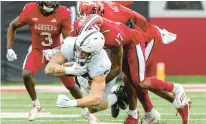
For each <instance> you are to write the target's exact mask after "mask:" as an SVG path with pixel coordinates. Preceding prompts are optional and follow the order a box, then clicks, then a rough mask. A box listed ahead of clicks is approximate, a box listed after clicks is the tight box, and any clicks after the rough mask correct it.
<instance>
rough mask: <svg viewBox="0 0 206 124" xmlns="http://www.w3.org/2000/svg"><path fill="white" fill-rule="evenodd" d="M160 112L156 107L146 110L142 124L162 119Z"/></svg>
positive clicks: (149, 123) (150, 123)
mask: <svg viewBox="0 0 206 124" xmlns="http://www.w3.org/2000/svg"><path fill="white" fill-rule="evenodd" d="M160 117H161V116H160V113H159V112H158V111H157V110H156V109H154V108H153V109H152V110H151V111H150V112H146V113H145V115H144V117H143V119H142V122H141V124H153V123H155V122H156V121H158V120H160Z"/></svg>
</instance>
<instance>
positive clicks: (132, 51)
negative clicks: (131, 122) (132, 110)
mask: <svg viewBox="0 0 206 124" xmlns="http://www.w3.org/2000/svg"><path fill="white" fill-rule="evenodd" d="M143 51H144V48H143V47H141V46H140V44H139V45H136V46H130V48H129V49H128V53H127V55H126V56H127V62H128V65H129V67H128V68H129V69H130V75H129V76H130V77H131V82H132V83H133V85H134V86H135V87H136V90H137V97H138V99H139V100H140V102H141V104H142V105H143V108H144V110H145V112H146V113H145V117H146V118H144V119H143V124H146V123H148V122H154V121H156V120H159V119H160V114H159V113H158V112H157V111H156V110H155V109H154V107H153V105H152V102H151V100H150V97H149V95H148V91H147V89H142V88H141V87H139V86H138V85H139V84H140V83H141V82H142V81H144V79H145V59H144V53H143Z"/></svg>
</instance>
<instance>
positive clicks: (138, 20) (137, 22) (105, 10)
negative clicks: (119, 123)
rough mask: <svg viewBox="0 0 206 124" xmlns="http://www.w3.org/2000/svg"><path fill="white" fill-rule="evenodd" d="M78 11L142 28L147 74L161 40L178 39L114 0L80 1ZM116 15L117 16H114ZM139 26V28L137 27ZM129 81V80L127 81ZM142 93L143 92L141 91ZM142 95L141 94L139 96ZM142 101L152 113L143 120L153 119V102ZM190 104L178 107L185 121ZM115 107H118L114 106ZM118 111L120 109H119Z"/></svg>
mask: <svg viewBox="0 0 206 124" xmlns="http://www.w3.org/2000/svg"><path fill="white" fill-rule="evenodd" d="M77 7H78V12H79V14H81V15H88V14H99V15H101V16H102V17H105V18H107V19H110V20H112V21H116V22H121V23H124V24H126V25H128V26H129V27H130V28H134V29H136V30H142V31H144V32H145V33H146V37H145V39H146V44H147V45H146V49H145V57H146V76H147V77H151V76H152V69H153V68H154V61H155V56H157V55H158V50H159V47H160V44H161V42H162V43H164V44H168V43H171V42H173V41H174V40H175V39H176V34H173V33H170V32H168V31H167V30H165V29H163V30H162V29H160V28H158V27H157V26H155V25H153V24H151V23H149V22H148V21H147V20H146V19H145V17H143V16H142V15H140V14H139V13H137V12H134V11H132V10H130V9H128V8H126V7H124V6H121V5H120V4H118V3H113V2H98V1H97V2H80V3H79V4H78V6H77ZM114 15H115V16H114ZM136 27H139V28H136ZM125 83H128V82H125ZM156 87H161V85H160V84H157V85H156ZM130 88H131V87H129V85H128V84H127V85H126V89H127V90H128V91H129V92H127V93H132V92H131V90H130ZM150 91H152V92H153V93H155V94H157V95H159V96H160V97H162V98H164V99H166V100H168V101H169V102H171V103H172V102H173V101H174V95H173V94H171V93H169V92H166V91H155V90H150ZM147 92H148V91H144V92H143V94H147ZM140 94H141V93H140ZM128 96H129V99H130V100H131V101H132V102H131V103H130V104H132V103H136V101H137V100H136V99H135V96H131V95H128ZM139 97H141V96H139ZM140 101H141V103H142V104H143V106H144V109H145V112H146V115H147V117H149V115H150V117H151V118H150V119H149V118H148V119H147V118H145V119H144V120H143V122H144V121H145V122H146V121H147V122H148V121H150V120H152V119H153V118H152V116H151V115H152V113H151V112H150V111H151V110H152V108H153V105H152V104H149V103H150V102H148V101H149V98H148V97H146V99H142V100H140ZM189 104H191V101H189ZM130 106H133V107H132V108H135V106H134V104H132V105H130ZM188 107H189V105H186V106H185V107H184V108H183V109H177V110H178V112H179V113H180V115H181V117H182V119H183V123H184V122H187V120H188V113H189V111H188V109H187V108H188ZM114 108H117V107H116V106H114ZM117 111H118V109H117ZM153 115H154V114H153Z"/></svg>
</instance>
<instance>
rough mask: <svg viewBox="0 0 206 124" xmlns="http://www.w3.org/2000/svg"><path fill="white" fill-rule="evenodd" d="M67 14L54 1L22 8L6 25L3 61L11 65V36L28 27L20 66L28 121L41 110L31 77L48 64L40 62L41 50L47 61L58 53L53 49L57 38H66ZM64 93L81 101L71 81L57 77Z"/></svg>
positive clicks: (12, 51) (65, 9)
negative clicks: (28, 41) (28, 102)
mask: <svg viewBox="0 0 206 124" xmlns="http://www.w3.org/2000/svg"><path fill="white" fill-rule="evenodd" d="M70 18H71V17H70V11H69V9H68V8H66V7H64V6H60V5H59V3H58V2H56V1H39V2H37V3H35V2H31V3H28V4H26V5H25V7H24V9H23V11H22V12H21V14H20V15H19V16H18V17H16V18H15V19H14V20H13V21H12V22H11V23H10V25H9V28H8V32H7V59H8V60H9V61H13V60H14V59H17V55H16V53H15V52H14V50H13V49H12V46H13V40H14V38H15V32H16V30H17V29H18V28H20V27H22V26H24V25H29V27H30V31H31V33H32V45H31V47H30V48H29V51H28V54H27V56H26V58H25V61H24V64H23V72H22V77H23V81H24V84H25V87H26V89H27V92H28V93H29V95H30V97H31V99H32V109H31V111H30V112H29V114H28V119H29V120H34V119H35V118H36V116H37V113H38V112H39V111H40V110H41V105H40V102H39V99H38V97H37V95H36V90H35V80H34V77H33V75H34V74H35V73H36V72H38V71H39V70H40V69H41V68H42V67H43V66H45V65H46V64H47V63H48V61H47V60H46V59H44V56H43V50H46V51H47V58H49V57H52V56H49V55H48V54H49V53H51V55H52V54H53V53H55V52H58V50H57V49H53V48H55V47H58V46H59V45H61V43H60V34H61V33H62V35H63V37H64V38H66V37H67V36H69V32H70V30H71V24H70ZM60 80H61V81H62V82H63V83H64V85H65V86H66V88H67V89H69V90H70V92H71V94H72V95H73V96H74V97H75V98H82V94H81V92H80V91H79V88H78V86H77V85H76V84H75V81H74V79H73V78H72V77H67V76H64V77H60Z"/></svg>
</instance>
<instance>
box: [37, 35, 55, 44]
mask: <svg viewBox="0 0 206 124" xmlns="http://www.w3.org/2000/svg"><path fill="white" fill-rule="evenodd" d="M40 35H41V36H43V37H44V41H41V45H42V46H51V45H52V44H53V40H52V37H51V33H48V32H42V33H41V34H40Z"/></svg>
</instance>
